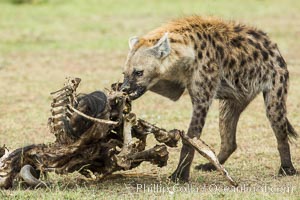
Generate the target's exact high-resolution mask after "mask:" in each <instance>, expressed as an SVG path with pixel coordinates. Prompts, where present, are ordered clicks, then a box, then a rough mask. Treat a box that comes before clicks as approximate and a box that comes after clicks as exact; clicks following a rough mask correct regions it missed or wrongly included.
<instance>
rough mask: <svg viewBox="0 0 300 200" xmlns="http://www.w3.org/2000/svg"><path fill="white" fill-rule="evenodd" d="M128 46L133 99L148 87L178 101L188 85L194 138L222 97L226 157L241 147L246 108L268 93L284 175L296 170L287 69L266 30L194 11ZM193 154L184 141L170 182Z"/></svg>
mask: <svg viewBox="0 0 300 200" xmlns="http://www.w3.org/2000/svg"><path fill="white" fill-rule="evenodd" d="M129 46H130V51H129V54H128V57H127V61H126V63H125V67H124V83H123V85H122V88H123V89H124V90H127V92H129V93H130V94H131V96H132V98H133V99H135V98H138V97H140V96H141V95H143V94H144V93H145V92H146V91H147V90H150V91H153V92H156V93H158V94H160V95H163V96H165V97H168V98H170V99H172V100H174V101H176V100H177V99H179V98H180V96H181V95H182V93H183V92H184V90H185V89H187V91H188V93H189V95H190V97H191V101H192V105H193V114H192V119H191V122H190V126H189V129H188V132H187V134H188V136H190V137H200V135H201V131H202V128H203V126H204V123H205V117H206V115H207V112H208V109H209V106H210V105H211V102H212V100H213V99H214V98H215V99H219V100H220V105H219V106H220V119H219V128H220V135H221V149H220V152H219V154H218V159H219V161H220V163H224V162H225V161H226V160H227V159H228V157H229V156H230V155H231V154H232V153H233V152H234V151H235V149H236V148H237V144H236V128H237V123H238V120H239V117H240V114H241V113H242V112H243V110H244V109H245V108H246V107H247V105H248V104H249V103H250V102H251V101H252V100H253V99H254V98H255V97H256V96H257V94H259V93H260V92H262V93H263V97H264V102H265V106H266V113H267V117H268V119H269V121H270V123H271V126H272V128H273V131H274V133H275V136H276V139H277V144H278V151H279V154H280V159H281V167H280V170H279V173H280V174H283V175H294V174H295V173H296V170H295V168H294V167H293V164H292V161H291V155H290V147H289V142H288V141H289V136H292V137H296V136H297V133H296V131H295V130H294V129H293V127H292V126H291V124H290V122H289V120H288V119H287V116H286V114H287V111H286V97H287V91H288V79H289V72H288V70H287V66H286V63H285V61H284V59H283V57H282V56H281V54H280V52H279V50H278V47H277V45H276V44H275V43H273V42H272V41H271V40H270V38H269V37H268V36H267V34H266V33H264V32H263V31H261V30H258V29H256V28H253V27H249V26H245V25H242V24H237V23H234V22H225V21H222V20H219V19H215V18H204V17H198V16H192V17H187V18H182V19H178V20H174V21H171V22H170V23H167V24H165V25H163V26H161V27H159V28H157V29H155V30H153V31H151V32H150V33H148V34H146V35H144V36H143V37H132V38H130V39H129ZM193 157H194V150H193V149H191V148H190V147H189V146H187V145H186V144H183V147H182V150H181V155H180V161H179V164H178V167H177V169H176V170H175V172H174V173H173V174H172V176H171V178H172V180H175V181H176V180H178V179H179V180H183V181H187V180H188V178H189V171H190V165H191V163H192V160H193ZM196 168H198V169H202V170H212V169H213V166H212V165H211V164H209V163H207V164H203V165H198V166H197V167H196Z"/></svg>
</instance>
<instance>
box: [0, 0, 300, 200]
mask: <svg viewBox="0 0 300 200" xmlns="http://www.w3.org/2000/svg"><path fill="white" fill-rule="evenodd" d="M190 14H199V15H214V16H219V17H221V18H224V19H228V20H236V21H241V22H244V23H246V24H250V25H253V26H257V27H259V28H261V29H263V30H265V31H267V32H268V33H269V35H270V36H271V38H272V39H273V40H274V41H276V42H277V43H278V46H279V48H280V50H281V52H282V54H283V56H284V57H285V59H286V61H287V63H288V67H289V70H290V77H291V80H290V89H289V97H288V103H287V108H288V111H289V113H288V116H289V119H290V121H291V123H292V124H293V125H294V127H295V129H296V130H297V131H298V132H300V114H299V113H300V101H299V99H300V88H299V84H300V58H299V52H300V40H299V37H300V24H299V22H300V2H299V1H298V0H286V1H281V0H273V1H271V0H254V1H242V0H240V1H238V0H232V1H225V0H218V1H216V0H214V1H211V0H210V1H208V0H207V1H204V0H202V1H199V0H190V1H182V0H172V1H171V0H167V1H161V0H152V1H140V0H127V1H126V0H119V1H116V0H112V1H104V0H103V1H102V0H65V1H61V0H48V1H46V2H45V3H39V4H13V3H11V1H10V0H0V80H1V81H0V88H1V90H0V96H1V98H0V145H2V144H6V145H7V146H8V147H9V148H10V149H14V148H17V147H21V146H24V145H27V144H31V143H42V142H45V143H49V142H52V141H53V140H54V137H53V136H52V135H51V134H50V133H49V131H48V129H47V126H46V124H47V118H48V115H49V107H50V106H49V105H50V100H51V99H50V95H49V93H50V92H51V91H54V90H55V89H57V88H59V87H60V86H61V84H62V83H63V81H64V77H66V76H70V75H71V76H79V77H81V78H82V79H83V81H82V84H81V86H80V88H79V91H82V92H90V91H94V90H99V89H100V90H103V89H104V88H109V86H110V84H111V83H112V82H116V81H119V80H122V74H121V67H122V65H123V63H124V61H125V59H126V55H127V51H128V44H127V40H128V38H129V37H130V36H133V35H142V34H144V33H146V32H147V31H149V30H151V29H153V28H155V27H157V26H159V25H160V24H161V23H163V22H166V21H168V20H170V19H173V18H176V17H181V16H185V15H190ZM133 106H134V112H135V113H136V114H137V115H138V116H139V117H141V118H144V119H146V120H148V121H150V122H153V123H156V124H157V125H158V126H161V127H165V128H167V129H172V128H178V129H183V130H186V129H187V127H188V124H189V119H190V115H191V105H190V100H189V97H188V96H187V95H185V96H183V97H182V98H181V99H180V100H179V101H178V102H175V103H174V102H171V101H169V100H167V99H164V98H163V97H160V96H158V95H155V94H153V93H150V92H149V93H147V94H146V95H145V96H143V97H142V98H140V99H138V100H137V101H136V102H135V103H134V105H133ZM217 107H218V105H217V102H214V103H213V105H212V108H211V109H210V112H209V115H208V118H207V120H206V125H205V128H204V131H203V135H202V138H203V139H204V141H206V142H207V143H208V144H210V145H211V146H212V147H213V148H214V149H216V151H217V150H218V149H219V146H220V139H219V133H218V109H217ZM237 140H238V149H237V151H236V152H235V153H234V154H233V155H232V157H231V158H230V159H229V160H228V162H227V163H226V164H225V167H226V168H227V169H228V170H229V172H230V173H231V175H232V176H233V177H235V178H236V179H237V180H238V182H239V183H240V184H241V185H246V186H247V187H248V188H258V187H262V186H267V187H269V188H279V187H281V186H289V187H293V191H292V192H291V193H274V192H270V191H268V192H234V191H231V192H226V191H207V190H206V191H201V192H196V193H193V192H180V191H177V192H175V194H169V193H165V194H163V193H148V192H146V193H144V192H136V184H142V183H146V184H147V185H148V186H149V185H150V184H157V183H161V184H163V185H165V186H168V187H173V186H174V184H173V183H170V182H169V181H168V180H167V177H168V175H170V174H171V172H172V171H173V170H174V169H175V167H176V165H177V162H178V159H179V151H180V148H176V149H169V151H170V158H169V164H168V167H164V168H162V169H160V168H156V167H154V166H151V165H147V164H143V165H142V166H141V167H139V168H137V169H135V170H132V171H130V172H126V173H122V172H120V174H123V176H121V175H118V176H113V177H111V179H106V180H100V181H90V180H85V179H83V177H81V176H80V175H79V174H76V173H75V174H71V175H67V176H57V175H55V174H50V181H51V182H52V183H53V185H52V186H51V187H50V188H48V189H38V190H26V189H23V188H22V187H19V186H15V188H14V189H13V190H8V191H4V190H0V199H2V196H3V197H6V198H11V199H29V198H32V199H36V198H38V199H95V198H99V199H101V198H108V197H110V198H112V199H118V198H124V199H127V198H133V197H135V198H144V199H149V198H152V197H154V196H156V197H157V198H166V199H188V198H204V199H215V198H219V199H240V198H244V199H287V198H291V199H297V198H298V199H299V196H300V180H299V176H295V177H284V178H279V177H277V176H276V173H277V170H278V167H279V156H278V152H277V147H276V140H275V136H274V134H273V132H272V130H271V128H270V125H269V123H268V121H267V119H266V117H265V112H264V106H263V101H262V98H261V96H259V97H257V99H256V100H255V101H254V102H252V103H251V105H250V106H249V108H248V109H247V110H246V111H245V112H244V113H243V115H242V117H241V119H240V122H239V127H238V134H237ZM154 144H155V142H154V140H151V141H150V142H149V147H150V146H152V145H154ZM299 144H300V143H299V141H297V142H295V144H293V145H291V151H292V157H293V161H294V164H295V167H296V168H297V169H298V170H300V164H299V163H300V156H299V155H300V150H299ZM200 162H202V163H203V162H206V161H205V160H204V159H203V158H202V157H200V156H198V155H197V156H196V157H195V160H194V163H193V166H194V165H196V164H198V163H200ZM191 184H193V185H195V186H196V187H198V188H202V187H203V186H209V185H212V184H217V186H218V187H224V186H227V183H226V182H225V181H224V180H223V178H222V177H221V176H220V175H219V174H218V173H214V172H213V173H207V172H198V171H195V170H192V172H191ZM176 187H183V185H179V186H176Z"/></svg>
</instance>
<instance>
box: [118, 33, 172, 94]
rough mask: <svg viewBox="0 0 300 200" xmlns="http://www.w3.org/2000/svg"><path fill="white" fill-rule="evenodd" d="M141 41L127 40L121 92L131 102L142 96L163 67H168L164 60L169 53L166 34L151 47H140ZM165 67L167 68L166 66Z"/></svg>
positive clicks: (153, 82) (156, 80)
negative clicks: (127, 46)
mask: <svg viewBox="0 0 300 200" xmlns="http://www.w3.org/2000/svg"><path fill="white" fill-rule="evenodd" d="M141 40H142V39H139V38H138V37H132V38H130V39H129V47H130V52H129V54H128V57H127V61H126V63H125V67H124V81H123V84H122V86H121V90H123V91H125V92H127V93H129V94H130V97H131V99H132V100H134V99H137V98H138V97H140V96H142V95H143V94H144V93H145V92H146V91H147V90H148V89H150V88H151V87H152V86H153V85H155V84H156V83H157V82H158V81H159V79H160V77H161V76H162V73H163V72H162V68H163V66H166V65H170V64H171V63H169V61H168V60H169V59H166V58H167V57H168V56H169V54H170V53H171V47H170V42H169V39H168V33H165V34H164V35H163V36H162V37H161V38H160V40H159V41H158V42H157V43H156V44H154V45H152V46H149V45H140V46H139V44H140V43H141ZM166 67H167V66H166Z"/></svg>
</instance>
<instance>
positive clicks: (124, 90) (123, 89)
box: [120, 81, 130, 92]
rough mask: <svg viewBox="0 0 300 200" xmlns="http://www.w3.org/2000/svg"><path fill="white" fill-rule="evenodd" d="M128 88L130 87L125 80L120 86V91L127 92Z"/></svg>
mask: <svg viewBox="0 0 300 200" xmlns="http://www.w3.org/2000/svg"><path fill="white" fill-rule="evenodd" d="M129 89H130V85H129V84H128V82H126V81H125V82H124V83H123V84H122V85H121V87H120V91H122V92H128V91H129Z"/></svg>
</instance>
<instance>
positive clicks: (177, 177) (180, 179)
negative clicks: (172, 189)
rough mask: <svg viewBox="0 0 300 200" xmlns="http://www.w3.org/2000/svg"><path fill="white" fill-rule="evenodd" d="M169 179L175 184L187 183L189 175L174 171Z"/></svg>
mask: <svg viewBox="0 0 300 200" xmlns="http://www.w3.org/2000/svg"><path fill="white" fill-rule="evenodd" d="M169 179H171V181H173V182H175V183H186V182H188V181H189V175H186V174H179V173H178V170H176V171H175V172H173V174H171V176H169Z"/></svg>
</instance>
